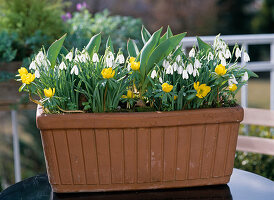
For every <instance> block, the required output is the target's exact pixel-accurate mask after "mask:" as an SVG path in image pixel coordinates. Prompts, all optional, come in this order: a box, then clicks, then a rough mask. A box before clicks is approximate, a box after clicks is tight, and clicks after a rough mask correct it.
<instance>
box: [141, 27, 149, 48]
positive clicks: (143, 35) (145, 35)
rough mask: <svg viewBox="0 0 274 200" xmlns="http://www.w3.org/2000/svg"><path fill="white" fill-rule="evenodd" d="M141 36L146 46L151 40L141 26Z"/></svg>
mask: <svg viewBox="0 0 274 200" xmlns="http://www.w3.org/2000/svg"><path fill="white" fill-rule="evenodd" d="M141 36H142V40H143V43H144V44H146V43H147V41H148V40H149V39H150V38H151V34H150V33H149V32H148V30H147V29H146V28H145V27H144V26H142V30H141Z"/></svg>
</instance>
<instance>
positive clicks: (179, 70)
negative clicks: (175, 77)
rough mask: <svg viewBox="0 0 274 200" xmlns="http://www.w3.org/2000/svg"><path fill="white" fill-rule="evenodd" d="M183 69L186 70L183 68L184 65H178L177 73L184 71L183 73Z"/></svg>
mask: <svg viewBox="0 0 274 200" xmlns="http://www.w3.org/2000/svg"><path fill="white" fill-rule="evenodd" d="M183 70H184V69H183V66H179V67H178V70H177V73H178V74H182V73H183Z"/></svg>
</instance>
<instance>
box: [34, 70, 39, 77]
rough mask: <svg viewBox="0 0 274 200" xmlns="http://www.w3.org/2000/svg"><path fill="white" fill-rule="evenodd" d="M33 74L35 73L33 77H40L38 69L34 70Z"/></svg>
mask: <svg viewBox="0 0 274 200" xmlns="http://www.w3.org/2000/svg"><path fill="white" fill-rule="evenodd" d="M34 75H35V78H40V73H39V71H38V70H35V73H34Z"/></svg>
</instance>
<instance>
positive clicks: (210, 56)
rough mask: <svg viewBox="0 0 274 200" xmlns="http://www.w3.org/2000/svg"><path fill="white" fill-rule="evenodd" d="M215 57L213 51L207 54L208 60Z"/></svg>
mask: <svg viewBox="0 0 274 200" xmlns="http://www.w3.org/2000/svg"><path fill="white" fill-rule="evenodd" d="M213 58H214V56H213V54H212V53H211V52H209V54H208V56H207V60H208V62H209V61H211V60H213Z"/></svg>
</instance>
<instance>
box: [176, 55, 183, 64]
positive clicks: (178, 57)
mask: <svg viewBox="0 0 274 200" xmlns="http://www.w3.org/2000/svg"><path fill="white" fill-rule="evenodd" d="M181 59H182V58H181V56H180V55H178V56H177V57H176V62H178V63H179V62H180V61H181Z"/></svg>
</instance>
